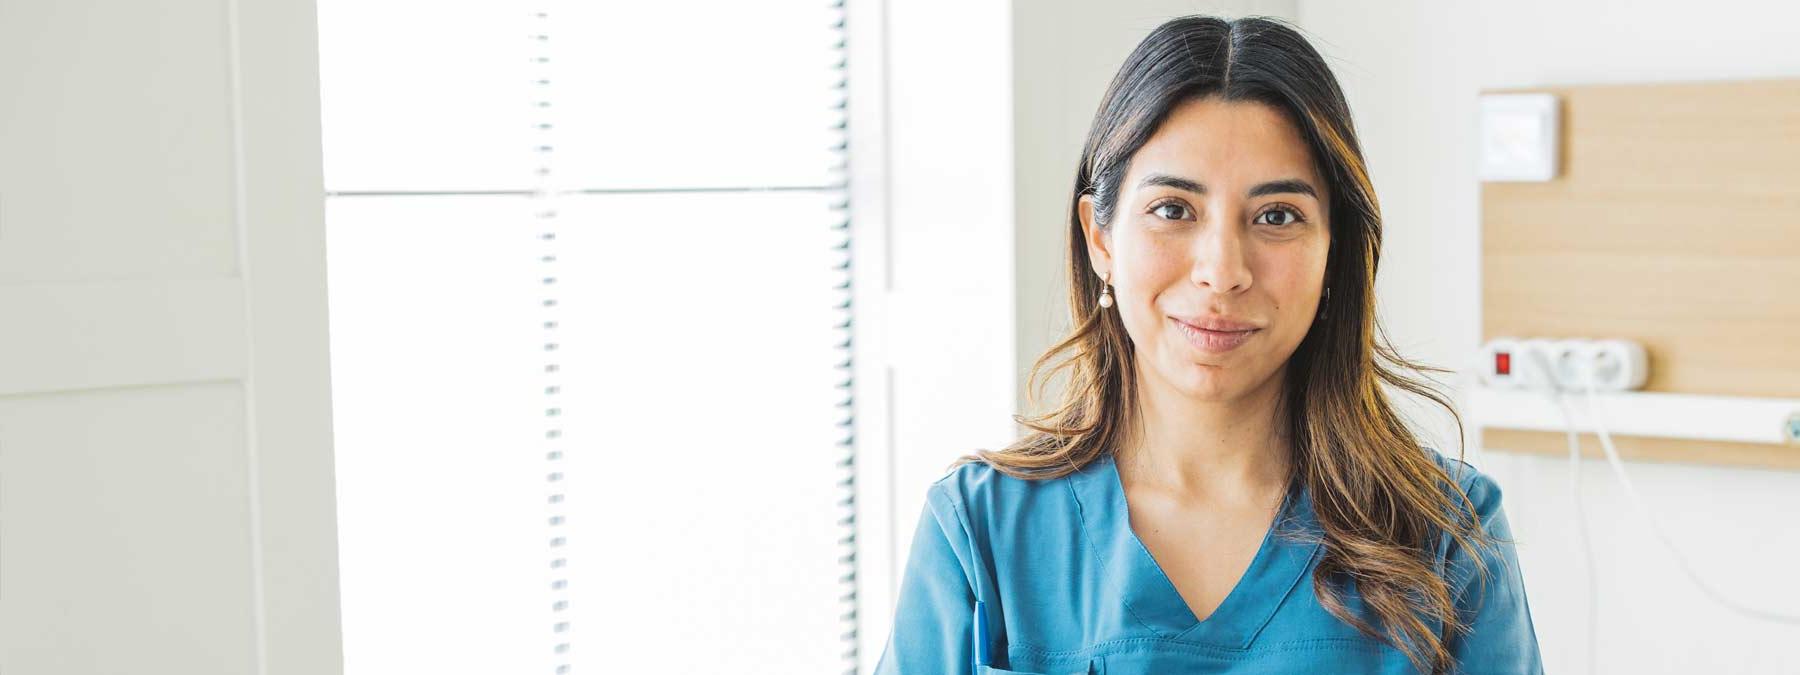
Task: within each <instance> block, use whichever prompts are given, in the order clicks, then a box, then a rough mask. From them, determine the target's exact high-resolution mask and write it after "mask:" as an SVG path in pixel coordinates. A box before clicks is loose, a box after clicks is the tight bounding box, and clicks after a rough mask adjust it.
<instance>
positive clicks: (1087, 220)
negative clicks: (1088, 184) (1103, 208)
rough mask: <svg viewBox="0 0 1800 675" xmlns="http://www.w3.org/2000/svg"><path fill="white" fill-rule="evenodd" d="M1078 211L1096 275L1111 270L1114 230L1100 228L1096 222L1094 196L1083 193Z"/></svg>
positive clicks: (1078, 204)
mask: <svg viewBox="0 0 1800 675" xmlns="http://www.w3.org/2000/svg"><path fill="white" fill-rule="evenodd" d="M1076 211H1077V212H1078V213H1079V214H1080V216H1081V232H1082V234H1083V235H1085V238H1086V239H1087V251H1088V261H1089V262H1090V263H1091V264H1093V265H1094V270H1093V271H1094V275H1095V276H1100V275H1102V274H1103V273H1106V272H1111V271H1112V268H1113V262H1112V232H1111V231H1110V230H1102V229H1100V226H1099V225H1098V224H1096V223H1095V222H1094V196H1093V195H1082V196H1081V199H1080V200H1079V201H1078V202H1077V204H1076Z"/></svg>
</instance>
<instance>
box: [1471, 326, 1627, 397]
mask: <svg viewBox="0 0 1800 675" xmlns="http://www.w3.org/2000/svg"><path fill="white" fill-rule="evenodd" d="M1649 366H1650V360H1649V355H1648V354H1647V353H1646V352H1645V351H1644V346H1643V345H1642V344H1639V343H1637V342H1634V341H1631V340H1589V339H1583V338H1564V339H1551V338H1513V337H1500V338H1494V339H1492V340H1489V341H1487V343H1486V344H1484V345H1482V346H1481V362H1480V363H1479V364H1478V368H1477V372H1478V373H1480V374H1481V379H1482V382H1483V383H1484V384H1486V385H1487V386H1490V387H1494V388H1497V389H1543V388H1546V387H1551V388H1556V389H1560V390H1563V391H1581V390H1583V389H1585V388H1586V387H1587V386H1588V378H1589V377H1590V375H1591V377H1592V378H1593V386H1594V389H1595V390H1597V391H1631V390H1635V389H1639V388H1641V387H1643V386H1644V382H1645V381H1646V380H1648V379H1649V377H1650V367H1649Z"/></svg>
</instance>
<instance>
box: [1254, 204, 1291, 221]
mask: <svg viewBox="0 0 1800 675" xmlns="http://www.w3.org/2000/svg"><path fill="white" fill-rule="evenodd" d="M1272 214H1282V216H1283V217H1280V218H1278V219H1276V220H1275V221H1273V222H1271V221H1270V220H1268V219H1267V218H1268V216H1270V215H1272ZM1256 222H1258V223H1263V224H1266V225H1292V224H1294V223H1298V222H1300V212H1298V211H1295V210H1293V209H1290V208H1285V207H1281V208H1273V209H1269V210H1267V211H1264V212H1262V214H1261V215H1258V216H1257V217H1256Z"/></svg>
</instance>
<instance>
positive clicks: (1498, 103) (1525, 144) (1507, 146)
mask: <svg viewBox="0 0 1800 675" xmlns="http://www.w3.org/2000/svg"><path fill="white" fill-rule="evenodd" d="M1558 110H1559V108H1558V105H1557V98H1556V96H1555V95H1554V94H1541V93H1540V94H1483V95H1482V96H1481V179H1482V180H1487V181H1547V180H1550V179H1553V178H1555V177H1556V172H1557V164H1558V162H1557V157H1558V148H1560V147H1561V146H1560V143H1561V141H1560V133H1559V127H1560V126H1561V120H1560V115H1559V114H1558Z"/></svg>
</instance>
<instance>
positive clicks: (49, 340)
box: [0, 0, 342, 675]
mask: <svg viewBox="0 0 1800 675" xmlns="http://www.w3.org/2000/svg"><path fill="white" fill-rule="evenodd" d="M314 26H315V15H314V7H313V3H312V2H311V1H310V0H275V1H272V2H256V3H245V4H244V5H243V6H240V5H239V4H238V3H237V2H235V1H233V0H211V1H193V2H170V3H142V2H132V1H129V0H68V1H64V0H58V1H56V2H13V1H11V0H7V1H6V2H0V111H3V112H0V317H4V318H0V673H7V674H8V675H39V674H45V675H89V674H92V675H100V674H102V673H109V674H110V673H143V674H144V675H175V674H180V675H243V674H246V673H250V674H256V675H290V674H291V675H301V674H305V675H331V674H334V673H339V672H341V671H342V658H341V649H340V642H339V637H338V635H339V623H338V602H337V599H338V577H337V541H336V532H337V530H336V528H337V520H336V512H335V509H336V504H335V501H334V498H333V476H332V468H333V466H332V448H331V418H330V414H331V407H330V382H329V371H328V368H327V347H328V343H327V326H326V320H327V319H326V305H325V299H326V297H325V296H326V294H325V256H324V243H325V242H324V234H325V231H324V213H323V208H324V204H323V200H322V198H321V197H322V193H323V189H322V184H321V180H320V152H319V114H318V110H319V101H318V96H319V90H318V84H317V83H318V51H317V50H318V43H317V38H316V36H315V33H314Z"/></svg>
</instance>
